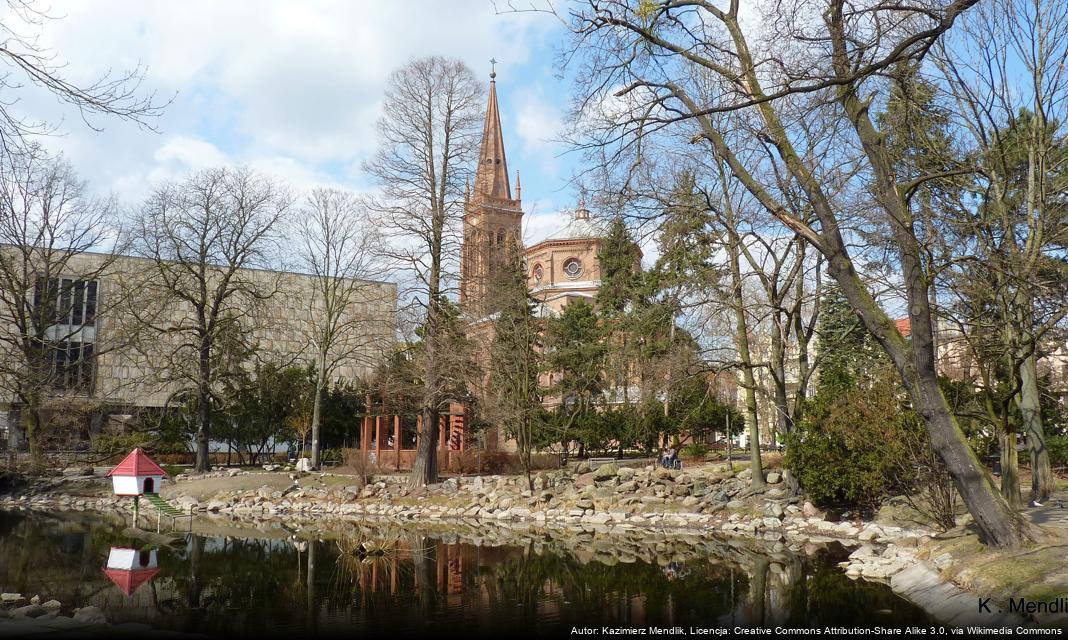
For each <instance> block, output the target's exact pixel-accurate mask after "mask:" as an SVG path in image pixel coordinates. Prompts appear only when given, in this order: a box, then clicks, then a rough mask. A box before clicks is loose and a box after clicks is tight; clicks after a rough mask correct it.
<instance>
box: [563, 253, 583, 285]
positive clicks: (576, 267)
mask: <svg viewBox="0 0 1068 640" xmlns="http://www.w3.org/2000/svg"><path fill="white" fill-rule="evenodd" d="M564 275H566V276H567V277H568V278H571V279H572V280H574V279H575V278H577V277H579V276H581V275H582V261H581V260H579V259H578V258H568V259H567V260H564Z"/></svg>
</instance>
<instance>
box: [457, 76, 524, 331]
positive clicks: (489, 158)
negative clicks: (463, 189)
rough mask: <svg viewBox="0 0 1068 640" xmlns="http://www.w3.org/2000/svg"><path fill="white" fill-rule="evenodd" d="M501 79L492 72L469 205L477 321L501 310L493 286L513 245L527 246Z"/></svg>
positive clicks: (468, 297)
mask: <svg viewBox="0 0 1068 640" xmlns="http://www.w3.org/2000/svg"><path fill="white" fill-rule="evenodd" d="M496 77H497V74H496V72H493V73H490V85H489V102H488V104H487V105H486V122H485V124H484V125H483V129H482V147H481V150H480V152H479V156H478V168H477V170H476V171H475V185H474V189H473V190H471V189H469V190H468V194H467V196H466V198H465V202H464V236H463V247H462V249H461V263H460V304H461V306H463V307H464V309H465V310H466V311H467V313H468V314H469V315H470V316H472V317H474V318H482V317H485V316H487V315H489V314H491V313H493V311H495V309H493V308H492V305H491V304H490V303H489V301H488V299H487V295H488V290H489V287H490V283H491V282H492V279H493V277H494V275H495V273H496V271H497V269H498V267H499V266H500V265H501V264H502V263H503V261H504V260H505V259H506V258H507V252H506V248H507V247H508V246H509V244H510V243H514V246H520V243H521V242H522V222H523V205H522V201H521V200H520V197H519V196H520V187H519V172H518V171H517V172H516V181H515V198H514V199H513V198H512V189H511V187H510V186H509V184H508V161H507V159H506V157H505V153H504V133H503V132H502V131H501V113H500V110H499V108H498V106H497V81H496Z"/></svg>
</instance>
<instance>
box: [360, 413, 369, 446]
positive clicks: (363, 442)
mask: <svg viewBox="0 0 1068 640" xmlns="http://www.w3.org/2000/svg"><path fill="white" fill-rule="evenodd" d="M367 410H368V411H370V410H371V409H370V407H368V409H367ZM370 449H371V415H370V414H368V415H365V416H364V417H363V431H362V432H361V433H360V450H361V451H369V450H370Z"/></svg>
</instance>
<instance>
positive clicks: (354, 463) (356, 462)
mask: <svg viewBox="0 0 1068 640" xmlns="http://www.w3.org/2000/svg"><path fill="white" fill-rule="evenodd" d="M369 453H370V452H369V451H361V450H360V449H342V450H341V458H342V460H343V461H344V465H345V469H347V470H348V471H351V472H352V473H353V475H356V476H358V477H359V478H360V480H361V481H363V484H367V483H368V482H370V481H371V478H373V477H374V476H375V474H376V473H380V469H379V468H378V465H377V464H375V463H373V462H371V458H370V456H369V455H368V454H369Z"/></svg>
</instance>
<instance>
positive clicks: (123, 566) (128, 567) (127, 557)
mask: <svg viewBox="0 0 1068 640" xmlns="http://www.w3.org/2000/svg"><path fill="white" fill-rule="evenodd" d="M157 573H159V567H157V566H156V549H141V550H137V549H130V548H128V547H112V548H111V551H109V552H108V563H107V566H105V567H104V575H106V576H107V577H108V578H109V579H110V580H111V581H112V582H114V583H115V586H116V587H118V588H119V590H120V591H122V592H123V593H125V594H126V595H131V594H132V593H133V592H134V591H137V590H138V589H139V588H140V587H142V586H143V585H144V584H145V583H146V582H149V581H151V580H152V578H154V577H155V576H156V574H157Z"/></svg>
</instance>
